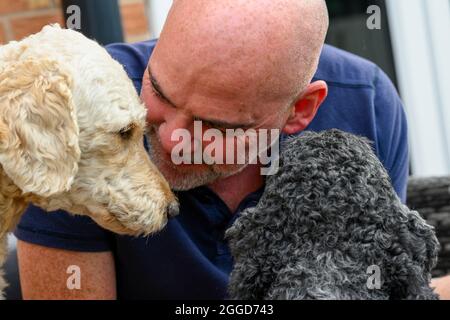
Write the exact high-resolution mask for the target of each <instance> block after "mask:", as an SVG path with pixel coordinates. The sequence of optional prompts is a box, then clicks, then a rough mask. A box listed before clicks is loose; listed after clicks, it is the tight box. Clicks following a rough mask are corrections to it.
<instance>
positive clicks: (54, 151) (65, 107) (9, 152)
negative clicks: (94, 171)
mask: <svg viewBox="0 0 450 320" xmlns="http://www.w3.org/2000/svg"><path fill="white" fill-rule="evenodd" d="M0 69H1V70H0V71H1V72H0V164H1V166H2V167H3V169H4V171H5V172H6V174H7V175H8V176H9V177H10V178H11V180H12V181H13V182H14V184H16V186H17V187H19V188H20V189H21V190H22V191H23V192H24V193H33V194H36V195H38V196H42V197H48V196H50V195H53V194H56V193H59V192H63V191H67V190H69V189H70V186H71V184H72V181H73V178H74V176H75V174H76V172H77V170H78V161H79V159H80V149H79V145H78V134H79V130H78V125H77V121H76V115H75V108H74V104H73V100H72V91H71V87H72V80H71V77H70V75H69V73H68V72H67V71H64V70H63V69H62V68H61V66H60V64H59V63H58V62H57V61H53V60H49V59H39V60H35V59H29V60H24V61H17V62H11V63H6V65H5V64H4V65H2V66H0Z"/></svg>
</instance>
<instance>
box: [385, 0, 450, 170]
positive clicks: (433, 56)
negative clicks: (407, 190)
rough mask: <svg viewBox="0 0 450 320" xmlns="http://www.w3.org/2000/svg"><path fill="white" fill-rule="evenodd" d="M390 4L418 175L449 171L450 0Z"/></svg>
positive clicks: (392, 1)
mask: <svg viewBox="0 0 450 320" xmlns="http://www.w3.org/2000/svg"><path fill="white" fill-rule="evenodd" d="M386 5H387V8H388V17H389V23H390V28H391V36H392V42H393V44H392V45H393V49H394V56H395V60H396V61H395V62H396V63H395V64H396V69H397V75H398V78H399V79H398V80H399V85H400V91H401V93H402V98H403V100H404V102H405V106H406V112H407V114H408V121H409V129H410V137H411V139H410V141H411V155H412V165H413V172H414V175H416V176H434V175H447V174H449V173H450V154H449V150H450V145H449V143H448V141H449V140H450V135H449V133H450V121H449V118H448V117H450V110H449V109H448V103H450V100H449V93H448V92H446V91H448V90H450V89H449V88H448V87H449V82H448V76H449V74H450V70H448V69H447V71H446V70H445V68H448V63H449V62H448V61H446V59H448V57H450V55H449V53H448V50H449V44H448V41H449V36H448V34H449V32H450V29H449V28H448V22H449V21H450V19H449V15H450V8H449V1H448V0H432V1H428V0H387V1H386ZM445 25H447V28H446V29H443V28H445ZM440 28H442V30H439V29H440ZM445 41H447V43H446V44H444V43H443V42H445ZM439 42H442V43H439ZM446 87H447V88H446ZM447 138H449V139H447Z"/></svg>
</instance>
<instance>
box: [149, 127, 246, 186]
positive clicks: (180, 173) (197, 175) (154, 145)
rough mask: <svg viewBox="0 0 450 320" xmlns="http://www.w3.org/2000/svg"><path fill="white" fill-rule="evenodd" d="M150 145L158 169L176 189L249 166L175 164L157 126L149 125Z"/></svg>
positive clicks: (204, 182)
mask: <svg viewBox="0 0 450 320" xmlns="http://www.w3.org/2000/svg"><path fill="white" fill-rule="evenodd" d="M146 137H147V141H148V143H149V146H150V150H149V156H150V159H151V160H152V162H153V163H154V164H155V166H156V167H157V168H158V170H159V171H160V172H161V173H162V175H163V176H164V177H165V178H166V180H167V182H168V183H169V185H170V187H171V188H172V189H173V190H175V191H186V190H191V189H194V188H197V187H200V186H204V185H209V184H211V183H213V182H216V181H218V180H221V179H225V178H227V177H230V176H233V175H235V174H238V173H239V172H241V171H242V170H244V169H245V168H246V167H247V164H245V165H206V164H200V165H197V164H191V165H185V166H179V165H175V164H174V163H173V162H172V161H171V159H170V156H167V154H166V153H165V152H164V151H163V149H162V146H161V142H160V139H159V136H158V133H157V127H155V126H149V128H148V130H147V132H146Z"/></svg>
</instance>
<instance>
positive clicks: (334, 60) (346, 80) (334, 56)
mask: <svg viewBox="0 0 450 320" xmlns="http://www.w3.org/2000/svg"><path fill="white" fill-rule="evenodd" d="M379 73H380V69H379V67H378V66H377V65H376V64H374V63H373V62H370V61H369V60H366V59H364V58H362V57H359V56H357V55H354V54H352V53H350V52H347V51H344V50H341V49H338V48H336V47H333V46H330V45H325V46H324V48H323V50H322V53H321V56H320V62H319V67H318V69H317V72H316V74H315V76H314V79H315V80H324V81H326V82H327V83H328V84H329V85H333V84H334V85H338V86H339V85H342V86H373V84H374V81H375V80H376V79H377V77H378V76H379Z"/></svg>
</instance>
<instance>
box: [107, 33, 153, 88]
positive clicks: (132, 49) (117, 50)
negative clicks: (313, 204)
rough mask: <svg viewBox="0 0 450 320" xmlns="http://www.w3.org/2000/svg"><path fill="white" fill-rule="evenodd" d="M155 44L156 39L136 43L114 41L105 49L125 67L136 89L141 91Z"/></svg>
mask: <svg viewBox="0 0 450 320" xmlns="http://www.w3.org/2000/svg"><path fill="white" fill-rule="evenodd" d="M155 45H156V40H147V41H142V42H136V43H113V44H109V45H107V46H106V47H105V49H106V51H108V53H109V54H110V56H111V57H112V58H113V59H114V60H116V61H118V62H119V63H120V64H121V65H122V66H123V67H124V69H125V71H126V72H127V74H128V77H129V78H130V79H131V80H133V83H134V86H135V87H136V90H137V91H138V92H140V89H141V85H142V76H143V75H144V71H145V69H146V67H147V64H148V60H149V59H150V56H151V55H152V52H153V49H154V48H155Z"/></svg>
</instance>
